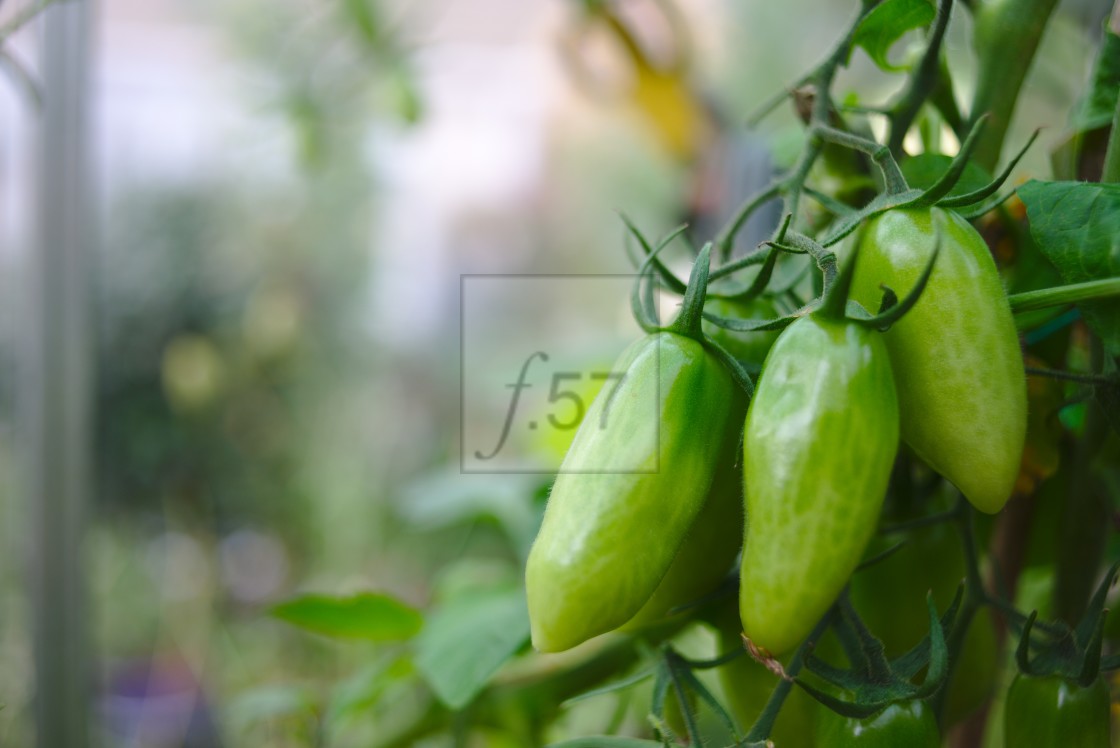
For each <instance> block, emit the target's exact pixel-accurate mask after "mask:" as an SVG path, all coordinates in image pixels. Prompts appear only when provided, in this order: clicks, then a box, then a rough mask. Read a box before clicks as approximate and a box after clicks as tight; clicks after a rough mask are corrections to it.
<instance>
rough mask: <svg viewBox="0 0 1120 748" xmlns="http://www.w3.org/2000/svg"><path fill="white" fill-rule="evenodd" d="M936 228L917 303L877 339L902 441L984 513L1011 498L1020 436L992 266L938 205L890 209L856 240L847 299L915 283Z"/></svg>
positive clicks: (1001, 299) (1018, 371)
mask: <svg viewBox="0 0 1120 748" xmlns="http://www.w3.org/2000/svg"><path fill="white" fill-rule="evenodd" d="M938 228H940V231H941V236H942V241H941V254H940V256H939V257H938V259H937V265H936V267H934V270H933V274H932V275H931V276H930V279H929V283H928V284H927V285H926V287H925V290H924V291H923V292H922V295H921V298H920V299H919V300H918V303H917V304H916V305H915V306H914V308H913V309H911V310H910V311H909V312H908V313H907V314H906V315H905V316H904V317H903V318H902V319H900V320H899V321H898V322H896V323H895V324H894V325H893V326H892V327H891V329H890V330H889V331H888V332H887V333H886V335H885V337H886V342H887V349H888V350H889V351H890V356H891V365H892V368H893V369H894V374H895V382H896V384H897V385H898V404H899V411H900V413H901V419H902V438H903V439H905V440H906V443H907V444H909V445H910V446H911V447H912V448H913V449H914V451H915V452H917V453H918V455H919V456H920V457H921V458H922V459H923V460H925V461H926V462H927V463H929V464H930V466H931V467H933V468H934V469H935V470H936V471H937V472H939V473H941V474H942V475H944V476H945V477H946V478H948V479H949V480H950V481H952V482H953V483H954V484H955V485H956V486H957V488H959V489H960V490H961V492H962V493H963V494H964V495H965V496H966V497H967V498H968V500H969V501H971V502H972V504H973V506H975V507H976V508H977V509H979V510H980V511H983V512H988V513H995V512H998V511H999V510H1000V509H1002V508H1003V505H1004V503H1006V501H1007V499H1008V498H1010V496H1011V491H1012V489H1013V488H1014V486H1015V479H1016V477H1017V476H1018V474H1019V463H1020V458H1021V456H1022V454H1023V444H1024V441H1025V439H1026V434H1027V389H1026V376H1025V374H1024V370H1023V357H1022V354H1021V352H1020V349H1019V338H1018V334H1017V333H1016V331H1015V322H1014V320H1013V319H1012V317H1011V307H1010V306H1009V305H1008V302H1007V297H1006V295H1005V294H1004V290H1003V286H1002V284H1001V283H1000V277H999V273H998V271H997V270H996V266H995V262H994V261H993V260H992V257H991V254H990V253H989V252H988V248H987V245H985V244H984V240H983V239H982V238H981V237H980V234H978V233H977V232H976V230H975V229H974V228H972V226H971V225H969V223H968V222H967V221H965V220H964V219H963V218H961V217H960V216H958V215H957V214H955V213H952V212H951V211H946V210H942V209H939V208H910V209H905V210H890V211H887V212H886V213H883V214H880V215H878V216H876V217H875V218H873V219H871V220H870V221H869V222H868V224H867V228H866V231H865V232H864V233H863V235H862V236H863V239H862V244H861V247H860V254H859V263H858V266H857V268H856V272H855V280H854V283H853V285H852V298H854V299H856V300H857V301H859V302H860V303H862V304H863V305H864V306H865V307H867V308H868V309H871V310H875V309H877V308H878V305H879V302H880V299H881V298H882V294H883V292H882V289H881V288H880V284H881V283H882V284H886V285H887V286H889V287H890V288H892V289H893V290H894V291H895V292H896V293H898V294H899V295H902V294H905V293H906V292H908V291H909V290H910V289H911V288H912V287H913V286H914V284H915V283H916V281H917V280H918V277H919V276H920V275H921V273H922V271H923V270H924V268H925V267H926V265H927V264H928V262H929V259H930V255H931V253H932V252H933V248H934V243H935V241H936V235H937V231H938Z"/></svg>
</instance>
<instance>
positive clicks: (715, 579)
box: [621, 405, 745, 630]
mask: <svg viewBox="0 0 1120 748" xmlns="http://www.w3.org/2000/svg"><path fill="white" fill-rule="evenodd" d="M739 407H740V408H743V409H745V405H741V406H739ZM741 412H742V411H741V410H740V414H741ZM740 419H741V415H740ZM738 460H739V439H738V434H736V436H735V438H734V439H728V440H727V444H726V449H725V450H724V453H723V455H722V456H721V457H720V459H719V462H718V463H717V465H716V474H715V476H714V477H713V479H712V487H711V490H710V491H709V492H708V499H707V501H705V502H704V508H703V509H701V510H700V514H698V515H697V516H696V520H695V521H694V522H693V523H692V525H691V527H689V529H688V533H687V534H686V535H685V538H684V541H683V542H682V543H681V547H680V550H678V551H677V555H676V556H674V557H673V562H672V564H670V566H669V570H668V571H667V572H665V576H664V577H662V579H661V582H660V583H659V584H658V585H657V589H656V590H654V592H653V594H652V595H651V596H650V598H649V600H648V601H647V602H646V604H645V605H643V606H642V608H641V610H639V611H638V612H637V613H636V614H635V615H634V617H633V618H631V619H630V620H629V621H628V622H627V623H626V624H625V625H624V626H622V627H621V628H622V629H623V630H633V629H636V628H638V627H641V626H645V625H646V624H650V623H659V622H660V621H662V620H664V619H665V617H666V616H668V615H669V614H670V613H671V612H672V611H673V609H674V608H677V607H679V606H682V605H687V604H688V603H693V602H696V601H697V600H699V599H701V598H703V597H704V596H705V595H708V594H709V593H711V592H712V591H713V590H715V589H716V588H717V587H718V586H719V585H720V583H721V582H723V580H724V579H726V578H727V577H728V575H729V574H730V573H731V570H732V567H733V566H734V564H735V558H736V557H737V556H738V555H739V549H740V548H742V546H743V479H742V477H741V476H742V471H741V470H739V469H738V467H737V465H736V463H737V462H738ZM685 614H687V612H686V611H683V612H682V613H681V614H680V615H685Z"/></svg>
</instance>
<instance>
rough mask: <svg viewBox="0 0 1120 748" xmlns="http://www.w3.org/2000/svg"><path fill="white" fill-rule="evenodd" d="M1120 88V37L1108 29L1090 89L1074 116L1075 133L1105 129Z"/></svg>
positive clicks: (1109, 120)
mask: <svg viewBox="0 0 1120 748" xmlns="http://www.w3.org/2000/svg"><path fill="white" fill-rule="evenodd" d="M1118 89H1120V36H1117V35H1116V34H1113V33H1112V32H1111V31H1109V30H1108V29H1107V28H1106V29H1105V32H1104V39H1103V40H1102V42H1101V50H1100V53H1099V54H1098V56H1097V61H1096V63H1095V64H1094V66H1093V76H1092V78H1091V79H1090V81H1089V90H1088V91H1087V92H1086V94H1085V98H1083V99H1082V100H1081V104H1080V106H1078V108H1077V111H1076V113H1074V115H1073V122H1072V124H1073V129H1074V130H1075V131H1077V132H1084V131H1086V130H1096V129H1097V128H1100V127H1108V125H1109V124H1111V123H1112V113H1113V111H1114V110H1115V109H1116V92H1117V90H1118Z"/></svg>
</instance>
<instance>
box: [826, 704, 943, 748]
mask: <svg viewBox="0 0 1120 748" xmlns="http://www.w3.org/2000/svg"><path fill="white" fill-rule="evenodd" d="M821 712H822V713H821V715H820V717H819V718H818V720H817V724H818V728H817V745H819V746H822V747H823V746H827V748H939V747H940V745H941V735H940V733H939V732H938V729H937V719H936V718H934V716H933V711H932V710H931V709H930V708H929V707H928V706H927V705H926V703H925V702H924V701H907V702H903V703H900V704H891V705H890V706H888V707H887V708H886V709H884V710H883V711H881V712H879V713H878V714H873V715H872V716H870V717H867V718H865V719H855V718H854V717H844V716H841V715H839V714H837V713H836V712H833V711H832V710H830V709H822V710H821Z"/></svg>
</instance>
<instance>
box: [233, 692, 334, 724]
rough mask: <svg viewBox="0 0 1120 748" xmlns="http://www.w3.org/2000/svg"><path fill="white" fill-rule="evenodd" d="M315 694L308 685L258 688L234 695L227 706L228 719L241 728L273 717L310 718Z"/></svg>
mask: <svg viewBox="0 0 1120 748" xmlns="http://www.w3.org/2000/svg"><path fill="white" fill-rule="evenodd" d="M315 711H316V701H315V694H314V692H313V691H312V690H311V689H310V688H308V687H307V686H294V685H283V686H277V685H273V686H261V687H260V688H254V689H252V690H250V691H246V692H245V693H242V694H240V695H239V696H237V697H236V698H235V699H234V700H233V703H231V704H230V707H229V717H230V720H231V721H232V722H233V723H234V724H236V725H239V726H241V727H246V726H248V725H251V724H254V723H257V722H263V721H265V720H268V719H273V718H275V717H296V716H298V717H311V716H314V714H315Z"/></svg>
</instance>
